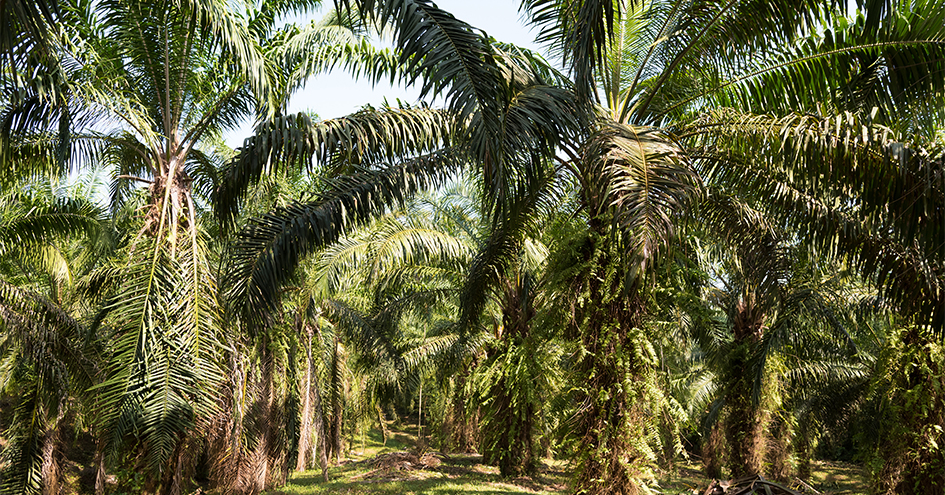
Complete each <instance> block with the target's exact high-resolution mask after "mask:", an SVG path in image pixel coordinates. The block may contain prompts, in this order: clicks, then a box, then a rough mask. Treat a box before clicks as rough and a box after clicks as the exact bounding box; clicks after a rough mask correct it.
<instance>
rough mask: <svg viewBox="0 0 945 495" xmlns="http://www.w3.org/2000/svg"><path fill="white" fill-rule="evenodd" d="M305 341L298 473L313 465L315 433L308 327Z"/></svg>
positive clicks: (296, 465)
mask: <svg viewBox="0 0 945 495" xmlns="http://www.w3.org/2000/svg"><path fill="white" fill-rule="evenodd" d="M300 335H301V336H302V338H303V340H304V341H305V371H304V374H303V375H302V384H301V386H300V387H299V390H300V391H301V393H300V394H299V395H301V396H302V412H301V414H300V416H301V417H302V421H301V424H300V425H299V445H298V452H299V454H298V458H297V459H296V462H295V470H296V471H305V470H306V469H308V468H309V467H310V466H311V465H312V461H313V460H314V459H313V457H314V456H313V454H314V452H312V448H313V442H312V435H313V434H314V431H313V430H312V422H313V418H312V414H313V411H312V330H311V328H309V327H308V326H307V325H306V326H305V328H304V330H303V331H302V332H301V333H300Z"/></svg>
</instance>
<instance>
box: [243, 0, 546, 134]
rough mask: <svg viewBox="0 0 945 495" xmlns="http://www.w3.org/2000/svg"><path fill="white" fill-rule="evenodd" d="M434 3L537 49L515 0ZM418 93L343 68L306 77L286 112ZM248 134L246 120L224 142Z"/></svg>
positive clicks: (348, 107) (329, 114)
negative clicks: (373, 82)
mask: <svg viewBox="0 0 945 495" xmlns="http://www.w3.org/2000/svg"><path fill="white" fill-rule="evenodd" d="M324 3H325V4H327V5H330V4H331V2H324ZM436 3H437V6H439V7H440V8H441V9H444V10H446V11H447V12H450V13H451V14H453V15H455V16H456V17H457V18H459V19H462V20H464V21H466V22H468V23H469V24H471V25H472V26H474V27H476V28H479V29H483V30H485V31H486V33H487V34H488V35H489V36H492V37H494V38H496V39H498V40H501V41H506V42H510V43H515V44H517V45H520V46H523V47H527V48H531V49H533V50H537V49H538V46H537V45H535V44H534V43H533V40H534V37H535V33H534V32H530V31H529V30H528V29H527V28H526V27H525V25H524V24H523V23H522V21H521V16H520V15H519V13H518V6H519V2H518V1H517V0H441V1H439V2H436ZM319 15H320V14H316V16H319ZM418 95H419V91H418V89H417V88H404V87H402V86H394V87H392V86H390V85H389V84H386V83H384V82H382V83H378V84H377V85H376V86H372V85H371V83H370V82H368V81H366V80H361V81H358V80H354V79H352V78H351V77H350V76H349V75H347V74H346V73H344V72H343V71H341V70H336V71H334V72H332V73H331V74H323V75H320V76H317V77H315V78H313V79H312V80H310V81H309V82H308V83H307V84H306V86H305V88H304V89H302V90H301V91H299V92H298V93H296V94H295V95H294V96H293V97H292V100H291V101H290V102H289V111H290V112H300V111H303V110H311V111H314V112H316V113H317V114H318V115H319V116H320V117H321V118H323V119H327V118H333V117H340V116H342V115H347V114H349V113H352V112H354V111H356V110H357V109H358V108H360V107H361V106H363V105H365V104H371V105H375V106H377V105H380V104H381V103H382V102H383V101H384V98H385V97H386V98H387V99H388V100H389V101H394V100H395V99H398V98H399V99H401V100H403V101H407V102H409V103H413V102H416V101H417V97H418ZM251 133H252V125H251V123H249V122H247V123H246V124H245V125H243V126H242V128H241V129H239V130H237V131H234V132H231V133H228V134H227V135H226V141H227V144H228V145H230V146H231V147H236V146H239V145H240V144H241V143H242V142H243V139H245V138H246V137H248V136H249V135H250V134H251Z"/></svg>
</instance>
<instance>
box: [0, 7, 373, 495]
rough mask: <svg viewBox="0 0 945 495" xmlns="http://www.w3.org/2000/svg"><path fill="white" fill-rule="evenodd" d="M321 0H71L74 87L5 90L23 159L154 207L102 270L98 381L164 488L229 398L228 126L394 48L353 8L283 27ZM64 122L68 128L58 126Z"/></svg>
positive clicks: (117, 425)
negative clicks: (83, 173) (26, 94)
mask: <svg viewBox="0 0 945 495" xmlns="http://www.w3.org/2000/svg"><path fill="white" fill-rule="evenodd" d="M313 5H314V3H313V2H288V3H286V2H281V3H271V2H270V3H267V2H260V3H258V4H253V5H251V6H249V8H248V9H246V11H245V12H243V11H238V10H235V9H233V8H232V5H230V4H227V3H226V2H217V1H207V2H184V3H174V2H172V3H165V4H153V3H151V2H132V3H128V2H124V1H120V2H82V1H75V2H64V3H62V4H61V5H60V19H61V22H62V23H63V24H64V25H66V26H69V30H70V36H69V37H68V38H65V37H63V38H61V39H60V38H57V39H56V40H55V43H54V44H53V46H54V50H53V51H52V55H53V62H55V63H57V64H58V65H56V68H57V71H58V72H57V73H61V74H63V77H64V79H65V80H67V81H68V84H66V85H65V86H64V87H63V88H64V89H63V94H64V96H63V98H62V101H57V102H55V103H56V105H58V106H56V105H52V104H51V103H49V102H48V101H38V102H37V100H35V99H34V100H29V99H14V98H11V99H9V100H5V101H4V103H5V105H6V108H5V109H4V117H5V119H7V122H8V123H9V122H13V123H18V125H16V126H7V127H6V128H5V132H6V133H7V135H8V137H11V136H12V137H13V138H14V139H11V140H10V142H13V143H16V146H18V149H15V150H14V151H15V152H14V153H7V154H5V155H4V157H5V158H6V159H7V160H8V162H7V163H12V164H13V165H15V166H16V167H18V169H23V170H37V169H39V168H40V167H43V166H46V164H49V163H54V164H55V163H63V162H65V163H72V164H75V165H77V166H87V165H91V164H105V165H108V166H110V167H112V168H111V170H113V171H114V180H115V182H114V184H113V187H112V194H111V200H112V204H113V205H114V206H113V207H114V208H115V209H118V208H120V207H121V206H122V205H126V204H132V205H134V207H135V208H138V209H139V210H138V211H140V212H141V215H140V224H139V225H138V227H137V229H136V234H132V235H131V236H129V237H128V238H126V239H125V244H124V245H123V248H124V249H123V250H120V251H118V252H117V254H116V255H115V256H114V257H113V258H112V259H110V260H109V261H108V264H109V266H108V267H104V268H102V270H101V273H102V274H103V276H105V277H106V278H109V277H108V274H109V273H110V274H111V277H110V278H109V281H110V282H111V285H110V290H109V291H107V293H106V294H104V295H103V297H104V301H105V302H104V303H103V305H104V308H103V310H102V314H101V315H100V318H99V320H98V321H100V322H102V323H103V325H102V326H100V327H97V328H98V331H99V332H100V334H99V336H100V337H101V338H103V341H106V342H108V346H107V347H106V349H105V353H106V356H107V359H108V360H109V364H108V366H107V367H106V369H105V370H103V373H104V375H105V378H104V381H103V382H102V383H100V384H98V385H97V389H96V390H97V391H98V393H99V394H100V397H101V398H102V399H101V401H99V403H98V407H99V408H100V410H101V413H102V414H100V415H98V419H99V420H100V421H101V423H102V425H104V426H106V427H107V429H108V430H110V431H112V432H113V440H114V441H115V443H118V442H121V441H124V440H128V439H129V438H131V439H134V441H135V442H138V445H139V446H140V447H141V448H142V449H143V451H145V452H147V455H146V464H147V465H148V467H149V468H150V472H151V473H152V476H151V478H150V479H151V487H152V488H153V487H156V486H158V485H160V486H163V487H165V488H167V487H171V486H178V487H179V486H180V484H181V483H183V482H184V480H182V479H181V473H182V472H184V471H186V469H184V468H186V466H185V465H186V464H188V463H189V462H190V460H189V459H188V458H187V456H188V455H189V454H187V452H188V451H190V450H192V449H190V445H191V443H192V442H191V439H189V433H188V432H190V431H192V428H194V427H195V425H196V424H198V423H197V422H199V421H203V420H205V419H206V418H208V417H210V413H211V412H212V411H213V410H214V409H215V407H216V404H215V402H214V401H212V400H208V399H206V397H207V396H208V394H207V393H206V392H207V391H208V390H210V389H212V388H213V387H215V386H216V384H218V383H220V380H221V378H222V374H223V369H222V365H223V364H224V362H225V360H224V359H221V358H222V356H223V353H224V349H223V347H221V346H222V343H223V342H224V341H225V339H224V336H223V326H222V324H221V323H222V317H223V313H222V311H221V303H220V298H219V294H218V292H217V282H216V270H215V267H214V264H213V263H212V251H211V250H210V249H209V248H208V246H209V244H210V240H209V239H208V237H207V234H206V233H207V232H208V231H207V230H206V229H207V227H208V224H209V223H211V222H210V221H209V220H208V218H209V217H208V218H204V217H203V214H202V205H201V203H202V202H205V201H207V199H208V195H209V193H210V191H212V189H213V187H212V184H213V181H214V179H215V177H216V167H217V165H218V163H219V161H220V160H222V157H221V156H220V155H219V154H217V153H216V150H217V147H216V142H217V139H218V138H219V136H220V135H221V133H222V132H223V131H225V130H227V129H231V128H233V127H235V126H236V125H237V124H238V123H239V122H240V120H241V119H244V118H247V117H253V116H255V115H274V114H277V113H278V112H279V111H280V110H281V108H283V106H284V105H285V102H286V99H287V98H288V95H290V94H291V92H292V91H293V90H294V89H295V88H297V87H298V86H299V85H301V84H303V82H304V79H305V77H306V76H309V75H311V74H313V73H316V72H318V71H319V70H324V69H326V68H328V67H331V66H332V65H333V64H335V63H339V62H341V63H345V64H348V65H349V66H351V67H354V68H357V67H360V66H361V64H364V63H365V60H370V61H371V62H372V67H373V66H374V64H373V62H374V61H376V59H377V57H381V58H383V57H384V54H383V53H379V52H378V51H376V50H373V49H371V48H370V46H369V45H366V44H364V43H363V42H362V41H361V40H360V39H359V38H358V37H357V35H356V33H354V34H353V33H352V31H351V30H350V29H347V30H345V29H344V28H345V24H339V23H338V22H335V23H333V24H331V25H328V24H313V25H311V26H308V27H305V28H301V29H300V28H295V27H292V28H288V29H283V30H280V29H278V26H277V25H276V20H277V18H278V17H279V16H280V15H282V14H285V13H288V12H292V11H294V10H295V9H301V8H308V7H311V6H313ZM154 19H158V20H160V22H153V20H154ZM337 19H338V18H336V20H337ZM342 20H343V19H342ZM345 22H346V21H345ZM350 26H351V24H350V23H349V24H347V27H350ZM299 39H306V40H309V43H304V44H303V46H304V47H308V49H307V50H303V49H300V48H299V46H298V45H299V42H298V40H299ZM312 39H315V40H317V43H311V40H312ZM323 56H328V57H331V58H332V59H331V60H328V61H326V60H324V59H323V58H322V57H323ZM44 104H45V106H46V107H48V108H52V109H53V110H44V109H43V105H44ZM80 115H81V116H82V117H81V118H79V117H77V116H80ZM23 122H27V123H28V124H22V125H20V124H19V123H23ZM59 128H67V129H69V131H70V132H69V136H71V137H70V138H69V140H68V141H66V140H63V139H62V136H63V134H62V133H58V134H57V133H54V132H50V130H55V129H59ZM27 148H29V151H32V152H29V153H28V152H27ZM136 184H144V185H146V186H147V187H146V190H144V191H142V189H140V188H138V187H137V185H136ZM121 271H123V273H122V276H120V277H119V276H117V274H118V273H120V272H121ZM188 442H191V443H188ZM182 469H183V471H182Z"/></svg>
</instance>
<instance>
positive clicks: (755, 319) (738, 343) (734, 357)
mask: <svg viewBox="0 0 945 495" xmlns="http://www.w3.org/2000/svg"><path fill="white" fill-rule="evenodd" d="M763 322H764V315H763V314H761V310H760V309H758V308H757V307H756V306H754V305H753V303H752V301H751V300H750V298H748V299H747V300H745V301H742V302H740V303H739V306H738V312H737V313H736V315H735V317H734V319H733V332H734V335H735V340H734V342H733V345H732V349H731V350H730V351H729V354H728V367H727V369H726V373H725V383H726V390H725V404H726V407H727V409H728V414H727V416H726V431H725V439H726V441H727V443H728V448H729V455H728V460H729V467H730V469H731V471H732V472H731V475H732V477H733V478H741V477H744V476H750V475H755V474H764V473H763V472H762V471H763V467H764V458H765V443H766V440H765V432H764V423H765V419H766V418H765V417H764V416H765V415H764V414H762V411H761V410H760V408H759V407H758V404H756V403H755V401H754V398H753V390H754V377H755V373H754V372H753V370H752V369H751V359H752V355H753V353H754V350H755V348H756V347H757V344H758V342H759V341H760V340H761V335H762V328H763V326H762V325H763Z"/></svg>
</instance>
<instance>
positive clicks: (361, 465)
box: [271, 455, 565, 495]
mask: <svg viewBox="0 0 945 495" xmlns="http://www.w3.org/2000/svg"><path fill="white" fill-rule="evenodd" d="M481 461H482V456H478V455H462V456H450V457H449V458H448V459H447V460H446V461H445V462H444V463H443V464H441V465H440V466H437V467H436V468H429V469H424V470H403V471H401V470H392V471H384V470H372V469H371V465H370V463H369V462H365V461H362V462H351V463H348V464H345V465H342V466H336V467H334V468H332V469H331V471H330V473H329V481H328V482H324V481H323V480H322V477H321V475H320V473H318V472H315V471H308V472H304V473H299V474H297V475H295V476H294V477H293V479H292V480H291V481H290V483H289V485H287V486H285V487H283V488H282V489H281V490H279V491H276V492H271V493H273V494H277V493H280V494H298V495H316V494H323V493H326V494H327V493H332V494H334V493H339V494H377V495H381V494H385V495H386V494H391V495H393V494H401V493H404V494H419V493H432V494H444V495H445V494H454V493H483V494H487V495H498V494H523V495H524V494H528V495H533V494H541V493H546V494H551V493H559V492H561V491H563V490H565V485H564V483H563V478H564V473H563V472H560V471H556V470H554V469H551V468H548V467H543V470H542V472H541V473H540V474H539V475H538V476H536V477H535V478H534V479H532V478H525V477H522V478H502V477H501V476H500V475H499V474H498V473H497V472H495V468H492V467H489V466H483V465H482V464H481ZM366 475H369V476H366Z"/></svg>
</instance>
